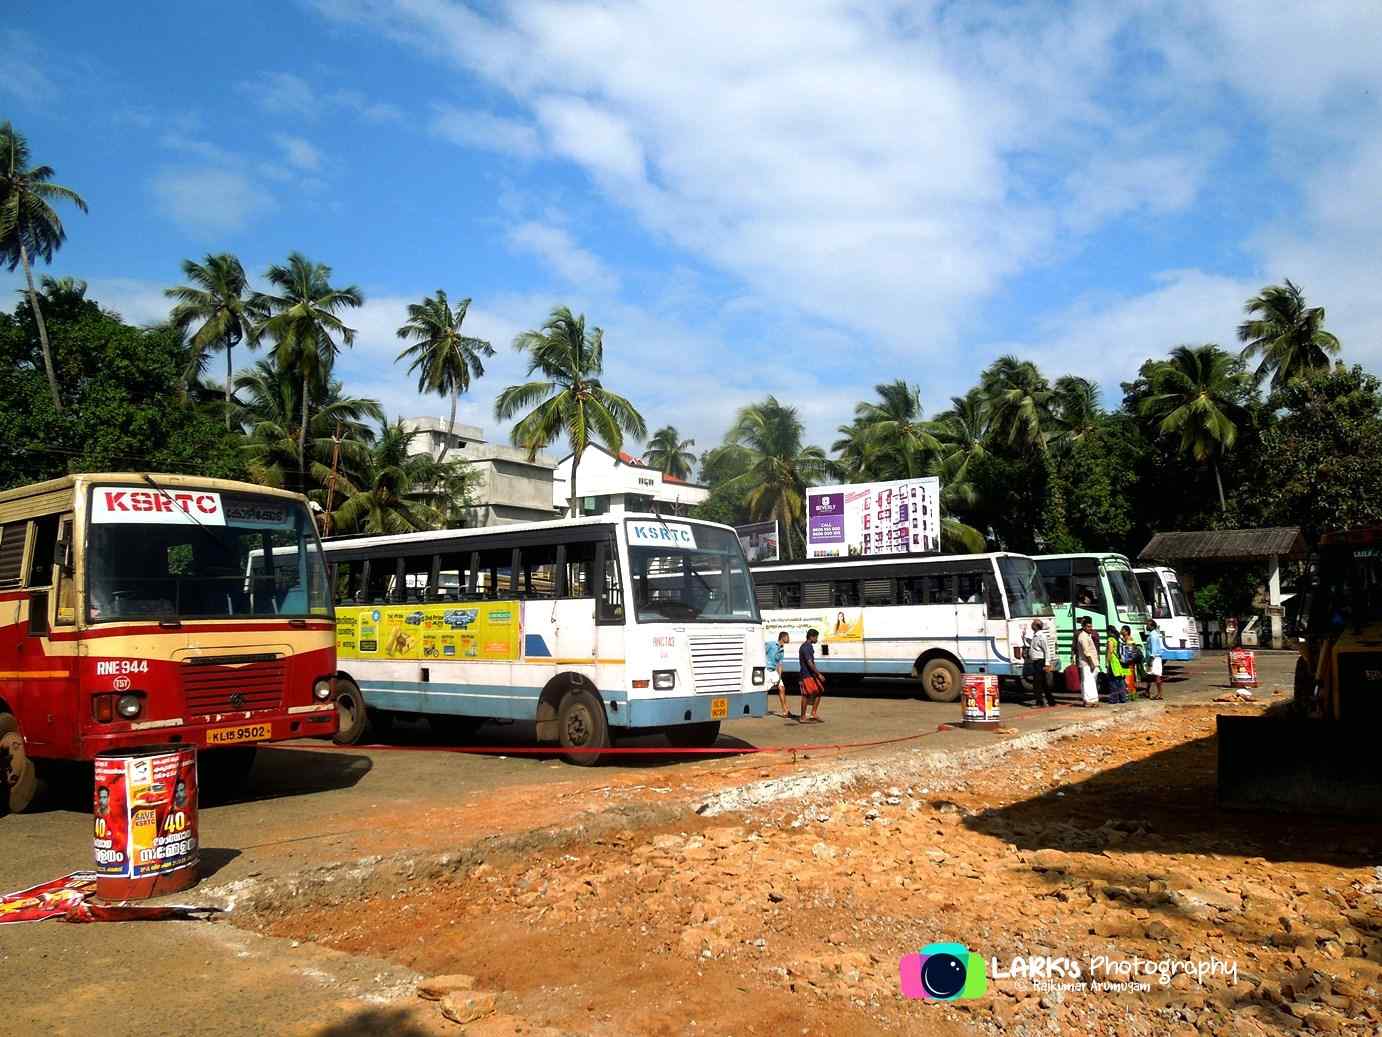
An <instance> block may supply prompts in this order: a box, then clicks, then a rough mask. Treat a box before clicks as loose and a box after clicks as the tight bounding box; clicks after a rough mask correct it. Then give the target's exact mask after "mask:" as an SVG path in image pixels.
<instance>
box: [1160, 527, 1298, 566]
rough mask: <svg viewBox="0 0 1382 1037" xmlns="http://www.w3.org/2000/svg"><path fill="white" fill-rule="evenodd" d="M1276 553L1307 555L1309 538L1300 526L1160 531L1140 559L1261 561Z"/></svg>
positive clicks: (1290, 555)
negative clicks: (1306, 545)
mask: <svg viewBox="0 0 1382 1037" xmlns="http://www.w3.org/2000/svg"><path fill="white" fill-rule="evenodd" d="M1273 555H1276V556H1278V557H1281V558H1304V557H1305V555H1306V547H1305V537H1304V536H1303V535H1302V534H1301V531H1300V527H1299V526H1276V527H1273V528H1269V529H1207V530H1202V531H1199V532H1194V533H1157V534H1156V535H1154V536H1153V537H1152V539H1151V540H1150V541H1149V542H1148V544H1147V546H1146V547H1144V548H1143V549H1142V551H1141V553H1140V554H1139V555H1138V556H1137V558H1138V561H1142V562H1150V561H1158V562H1259V561H1266V560H1267V559H1268V558H1270V557H1272V556H1273Z"/></svg>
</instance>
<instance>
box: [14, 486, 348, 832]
mask: <svg viewBox="0 0 1382 1037" xmlns="http://www.w3.org/2000/svg"><path fill="white" fill-rule="evenodd" d="M266 559H269V560H271V562H266ZM334 627H335V620H334V617H333V613H332V608H331V594H330V592H329V588H328V586H327V578H326V567H325V564H324V563H323V560H322V550H321V544H320V542H319V541H318V539H317V530H316V525H315V523H314V522H313V520H312V515H311V513H310V511H309V510H308V506H307V501H306V499H305V498H303V497H301V496H299V495H297V494H293V493H286V492H284V491H281V490H273V489H269V488H266V487H263V486H253V485H249V484H246V483H238V482H229V481H226V480H220V479H202V478H195V477H191V476H181V475H150V474H142V473H141V474H128V473H125V474H102V475H73V476H67V477H65V478H62V479H54V480H51V481H49V482H43V483H36V484H34V485H31V486H22V487H19V488H17V489H12V490H4V491H0V813H2V812H4V810H5V809H6V808H8V809H9V810H12V811H20V810H23V809H25V808H26V807H27V806H28V805H29V804H30V803H31V802H32V800H33V799H34V796H35V794H36V792H37V790H38V788H39V787H40V783H39V778H40V776H41V773H42V769H43V766H44V764H45V763H46V762H47V761H54V760H90V759H92V758H93V757H95V756H96V754H97V753H100V752H102V751H105V750H108V749H116V748H127V747H133V746H141V745H152V744H162V743H169V742H172V743H182V744H187V745H195V746H198V747H199V748H201V749H204V750H206V751H205V752H204V753H203V754H202V764H201V766H202V769H203V771H204V772H205V773H206V774H207V776H208V777H211V778H212V779H213V780H214V779H215V778H216V777H219V778H220V779H221V780H222V781H223V782H229V781H235V780H237V779H243V778H244V777H246V776H247V775H248V773H249V768H250V766H251V765H252V764H253V762H254V753H255V746H256V745H258V744H260V743H263V742H272V741H278V740H282V739H288V738H303V737H320V738H329V737H331V736H332V735H334V734H335V732H336V728H337V719H336V705H335V701H334V699H335V688H334V684H335V672H336V649H335V632H334Z"/></svg>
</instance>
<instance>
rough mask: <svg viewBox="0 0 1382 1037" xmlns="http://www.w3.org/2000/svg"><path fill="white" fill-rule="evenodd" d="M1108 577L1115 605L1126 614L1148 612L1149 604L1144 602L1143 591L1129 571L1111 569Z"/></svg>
mask: <svg viewBox="0 0 1382 1037" xmlns="http://www.w3.org/2000/svg"><path fill="white" fill-rule="evenodd" d="M1107 575H1108V585H1109V590H1111V591H1112V592H1113V603H1114V604H1115V605H1117V606H1118V607H1119V608H1120V609H1123V610H1124V611H1125V612H1146V611H1147V603H1146V602H1145V601H1143V600H1142V591H1141V589H1140V588H1139V587H1138V586H1137V581H1136V580H1135V579H1133V575H1132V573H1131V572H1129V571H1128V570H1127V569H1109V570H1108V571H1107Z"/></svg>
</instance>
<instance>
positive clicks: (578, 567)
mask: <svg viewBox="0 0 1382 1037" xmlns="http://www.w3.org/2000/svg"><path fill="white" fill-rule="evenodd" d="M596 546H597V545H595V544H593V543H585V544H567V545H566V596H567V597H568V598H593V597H595V548H596Z"/></svg>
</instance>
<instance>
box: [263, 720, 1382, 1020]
mask: <svg viewBox="0 0 1382 1037" xmlns="http://www.w3.org/2000/svg"><path fill="white" fill-rule="evenodd" d="M1259 708H1261V707H1260V706H1237V705H1232V704H1214V705H1199V706H1184V707H1173V708H1171V709H1168V710H1166V711H1165V712H1151V711H1148V712H1146V714H1145V716H1146V720H1145V723H1138V724H1134V725H1127V726H1122V727H1119V728H1117V729H1112V730H1108V731H1104V732H1099V733H1095V734H1085V735H1079V736H1076V737H1072V738H1068V739H1065V740H1063V741H1059V742H1056V743H1054V744H1053V745H1052V746H1049V747H1047V748H1044V749H1042V750H1040V751H1032V752H1024V753H1021V754H1018V755H1015V756H1010V757H1008V758H1006V759H1005V760H1004V763H1003V766H1001V767H994V768H992V769H991V770H990V771H988V772H980V773H970V774H965V775H963V776H962V777H960V778H958V779H956V780H954V781H937V782H934V783H933V784H935V785H936V787H935V788H932V787H927V786H919V785H915V784H914V785H912V786H910V787H905V786H903V787H888V786H880V787H874V788H869V787H855V788H852V789H850V790H849V794H848V795H847V796H845V797H843V798H834V797H832V798H831V799H830V800H829V801H825V802H814V803H812V802H806V803H803V802H802V801H801V800H795V801H792V802H791V803H790V804H784V805H780V806H777V807H769V808H762V809H759V810H757V811H751V812H745V813H740V814H737V815H727V816H721V817H717V818H714V819H703V818H694V817H693V819H692V821H691V822H683V823H680V824H678V825H677V826H676V827H675V828H667V827H665V826H663V827H650V828H643V827H629V828H625V829H623V830H614V831H610V832H608V833H607V834H604V835H602V836H600V837H598V838H592V839H588V840H584V841H582V840H577V841H575V842H572V843H568V844H565V845H559V846H555V847H552V848H549V849H547V850H539V851H537V852H529V853H525V854H523V855H522V856H521V857H519V856H510V857H505V856H503V855H496V856H494V857H493V858H492V859H487V860H485V861H484V862H483V863H479V864H476V865H474V866H472V867H470V868H469V869H468V870H467V871H465V872H463V873H462V874H461V875H460V876H459V877H458V878H456V879H453V880H446V881H426V882H417V883H412V884H407V885H401V886H400V887H399V888H398V889H397V890H395V891H392V892H390V893H388V894H380V895H376V896H374V897H372V898H369V899H364V900H361V901H356V902H351V903H348V904H344V905H338V906H331V907H311V908H307V909H303V910H286V911H285V910H282V909H276V910H267V909H266V910H262V911H260V912H259V913H257V914H252V915H249V916H248V917H245V916H242V917H241V919H240V924H242V925H249V926H250V927H251V928H254V929H256V930H258V931H260V932H264V933H268V934H272V935H274V936H278V937H284V938H291V939H294V940H299V941H313V942H315V943H318V944H321V945H324V946H326V947H329V948H333V949H336V950H339V951H343V952H346V953H348V954H351V955H365V956H369V957H371V958H377V959H383V960H386V961H389V962H392V963H395V964H397V965H399V966H403V967H406V968H408V969H413V970H416V971H417V972H420V973H422V974H424V975H448V974H463V975H464V976H466V977H472V978H473V988H474V990H473V991H472V992H470V993H468V994H464V993H458V994H454V995H453V996H452V998H451V1000H450V1001H449V1002H447V1003H446V1004H447V1005H448V1010H449V1011H451V1013H452V1014H453V1015H459V1016H460V1017H462V1018H464V1017H465V1016H467V1015H478V1016H479V1018H478V1019H477V1020H476V1021H473V1022H470V1023H468V1024H466V1025H465V1026H464V1029H462V1028H461V1027H460V1026H458V1025H457V1024H456V1023H453V1022H449V1021H447V1020H446V1019H445V1018H444V1017H443V1014H442V1010H441V1007H440V1006H439V1004H438V1003H435V1002H432V1001H424V1000H420V999H419V1000H410V999H406V998H405V999H402V1000H399V1001H395V1002H392V1003H390V1004H387V1005H369V1004H365V1003H362V1002H345V1003H342V1004H340V1005H338V1006H337V1009H338V1014H336V1015H335V1016H334V1017H333V1018H331V1019H330V1020H324V1021H323V1023H322V1025H320V1026H315V1027H308V1028H305V1029H303V1030H302V1031H301V1032H303V1033H312V1034H316V1035H333V1037H334V1035H346V1034H354V1033H367V1032H391V1033H399V1034H405V1035H406V1034H428V1033H446V1032H449V1033H460V1032H464V1033H466V1034H475V1035H491V1037H493V1035H500V1034H518V1033H525V1034H537V1035H541V1034H556V1033H577V1034H600V1035H610V1037H614V1035H645V1034H646V1035H671V1034H738V1035H742V1034H791V1035H798V1034H799V1035H803V1037H806V1035H816V1034H820V1035H827V1034H828V1035H846V1037H848V1035H866V1034H912V1033H917V1032H926V1033H934V1034H942V1035H944V1034H970V1033H1013V1034H1032V1035H1034V1034H1042V1033H1107V1034H1120V1035H1121V1034H1128V1035H1140V1034H1148V1035H1151V1034H1162V1033H1180V1034H1185V1035H1189V1034H1196V1033H1215V1034H1218V1033H1230V1034H1261V1033H1285V1032H1307V1033H1360V1034H1361V1033H1369V1034H1371V1033H1382V1008H1379V1002H1380V1001H1382V999H1379V997H1378V990H1379V988H1382V867H1379V866H1378V865H1379V860H1382V857H1380V856H1379V852H1378V851H1379V848H1382V828H1379V827H1377V826H1368V825H1358V824H1343V823H1333V822H1327V821H1319V820H1314V821H1312V820H1308V819H1300V818H1291V819H1283V818H1279V817H1274V816H1267V815H1253V814H1235V813H1225V812H1222V811H1220V810H1219V809H1218V808H1217V806H1216V805H1215V802H1214V783H1213V774H1214V766H1215V747H1214V739H1213V731H1214V717H1215V715H1216V713H1218V712H1220V711H1253V710H1256V709H1259ZM935 942H954V943H961V944H964V945H966V946H967V947H968V949H970V950H971V951H974V952H976V953H977V954H978V955H980V956H982V958H983V959H984V961H985V962H986V964H987V966H988V971H989V972H990V973H991V975H990V977H989V981H988V983H989V989H988V992H987V994H986V995H984V996H983V997H980V998H978V999H976V1000H973V1001H962V1002H952V1003H947V1004H930V1003H925V1002H922V1001H914V1000H908V999H905V998H904V997H902V996H901V995H900V993H899V959H900V958H901V957H902V956H903V955H906V954H912V953H915V952H917V951H919V950H920V949H921V948H922V947H923V946H924V945H926V944H929V943H935ZM1015 959H1017V960H1015ZM1047 959H1056V960H1058V961H1060V962H1061V963H1063V965H1064V967H1065V968H1066V969H1067V973H1066V976H1065V977H1064V982H1063V984H1062V983H1061V982H1056V983H1049V982H1045V983H1044V981H1043V980H1042V979H1036V980H1034V979H1032V978H1029V977H1026V976H1022V975H1020V974H1017V973H1020V971H1021V969H1022V967H1023V965H1024V964H1025V963H1030V962H1032V961H1034V960H1040V961H1041V962H1046V960H1047ZM1105 959H1106V960H1105ZM1170 961H1175V962H1184V961H1194V962H1205V963H1210V962H1218V963H1219V965H1218V966H1217V967H1218V968H1219V970H1220V971H1219V972H1217V973H1215V974H1210V975H1206V976H1204V977H1203V978H1202V979H1196V978H1193V977H1191V976H1187V975H1177V976H1175V977H1174V978H1173V979H1171V978H1170V977H1167V978H1168V979H1170V981H1169V982H1166V983H1163V982H1162V977H1161V976H1160V975H1159V974H1158V973H1156V972H1153V973H1152V974H1151V975H1146V974H1142V973H1140V972H1139V973H1138V974H1136V975H1128V974H1126V973H1119V972H1118V971H1117V970H1118V969H1120V968H1121V969H1124V970H1126V969H1129V968H1136V969H1147V968H1153V969H1155V968H1163V969H1165V968H1169V965H1156V964H1153V965H1148V964H1145V963H1148V962H1150V963H1163V962H1170ZM995 966H996V967H997V968H996V969H995ZM1091 966H1093V968H1091ZM1028 967H1029V968H1030V965H1028ZM1047 967H1048V969H1049V968H1050V965H1048V966H1047ZM1073 967H1078V968H1079V969H1080V981H1082V982H1083V983H1084V984H1085V986H1084V988H1083V989H1081V988H1080V982H1075V981H1072V977H1071V976H1070V973H1069V970H1070V969H1071V968H1073ZM1000 973H1002V974H1001V975H1000ZM1009 974H1013V975H1009ZM1056 978H1057V979H1058V980H1059V979H1061V977H1056ZM1091 980H1093V981H1104V980H1107V981H1110V982H1113V983H1115V984H1116V983H1119V982H1121V983H1128V982H1130V981H1131V982H1145V983H1148V984H1149V989H1147V990H1145V991H1144V990H1138V989H1113V990H1108V989H1102V988H1101V989H1090V987H1089V984H1090V981H1091ZM457 982H458V983H460V984H462V985H464V983H465V982H466V981H465V980H460V981H457ZM476 991H478V992H479V993H476Z"/></svg>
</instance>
